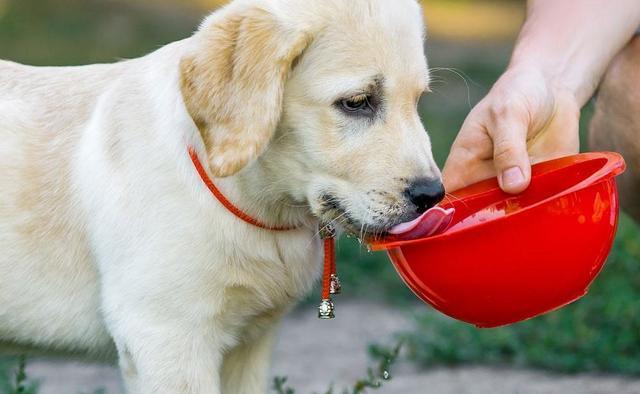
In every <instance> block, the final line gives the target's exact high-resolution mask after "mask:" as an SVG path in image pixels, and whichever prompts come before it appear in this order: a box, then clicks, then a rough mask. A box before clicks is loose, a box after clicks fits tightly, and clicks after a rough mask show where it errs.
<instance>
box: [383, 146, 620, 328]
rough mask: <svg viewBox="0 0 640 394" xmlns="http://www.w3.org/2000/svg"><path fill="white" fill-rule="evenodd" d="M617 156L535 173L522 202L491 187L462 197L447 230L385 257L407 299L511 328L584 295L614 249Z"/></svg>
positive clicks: (583, 158) (566, 162)
mask: <svg viewBox="0 0 640 394" xmlns="http://www.w3.org/2000/svg"><path fill="white" fill-rule="evenodd" d="M624 169H625V163H624V160H623V159H622V157H621V156H620V155H618V154H617V153H584V154H579V155H575V156H570V157H564V158H561V159H556V160H552V161H548V162H544V163H540V164H537V165H534V166H533V168H532V181H531V185H530V186H529V188H528V189H527V190H526V191H525V192H524V193H522V194H520V195H517V196H513V195H509V194H505V193H503V192H502V191H501V190H500V188H499V187H498V183H497V181H496V180H495V179H490V180H486V181H483V182H480V183H477V184H475V185H472V186H469V187H467V188H464V189H461V190H459V191H457V192H455V193H453V195H451V197H450V198H448V199H447V202H444V203H442V204H441V206H442V207H443V208H450V207H454V208H455V210H456V211H455V214H454V217H453V220H452V223H451V225H450V226H449V228H448V229H447V230H446V231H445V232H443V233H441V234H439V235H436V236H431V237H426V238H422V239H416V240H410V241H394V240H392V239H388V240H382V241H379V242H374V243H373V244H372V245H371V247H372V249H374V250H387V251H388V253H389V256H390V257H391V261H392V262H393V264H394V265H395V267H396V269H397V271H398V273H399V274H400V276H401V277H402V279H403V280H404V281H405V282H406V284H407V285H408V286H409V287H410V288H411V289H412V290H413V291H414V293H415V294H416V295H417V296H418V297H420V298H421V299H422V300H424V301H425V302H427V303H429V304H431V305H432V306H433V307H434V308H436V309H437V310H439V311H441V312H443V313H445V314H447V315H449V316H451V317H453V318H456V319H459V320H462V321H465V322H468V323H472V324H475V325H476V326H478V327H497V326H501V325H505V324H510V323H515V322H518V321H522V320H525V319H529V318H532V317H534V316H537V315H540V314H543V313H546V312H549V311H551V310H554V309H557V308H560V307H562V306H564V305H566V304H568V303H570V302H573V301H575V300H577V299H579V298H580V297H582V296H583V295H585V294H586V293H587V290H588V287H589V285H590V284H591V282H592V281H593V280H594V279H595V277H596V276H597V275H598V273H599V272H600V270H601V269H602V266H603V264H604V261H605V259H606V257H607V255H608V254H609V251H610V250H611V245H612V243H613V238H614V235H615V231H616V227H617V222H618V213H619V206H618V192H617V189H616V182H615V176H616V175H619V174H621V173H622V172H623V171H624Z"/></svg>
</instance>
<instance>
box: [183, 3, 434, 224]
mask: <svg viewBox="0 0 640 394" xmlns="http://www.w3.org/2000/svg"><path fill="white" fill-rule="evenodd" d="M198 34H199V37H198V36H197V37H198V39H199V40H200V42H199V45H200V46H204V47H205V48H208V49H207V50H206V51H204V52H202V53H198V54H196V55H194V56H193V57H188V58H185V59H183V61H182V64H181V68H182V74H181V75H182V81H181V83H182V92H183V95H184V98H185V103H186V105H187V108H188V110H189V112H190V114H191V116H192V118H193V119H194V121H195V123H196V125H197V126H198V128H199V129H200V131H201V134H202V136H203V139H204V141H205V145H206V147H207V153H208V155H209V163H210V167H211V169H212V171H213V172H214V174H215V175H216V176H229V175H233V174H235V173H236V172H238V171H239V170H241V169H242V168H244V167H246V166H247V165H248V164H250V163H253V162H254V160H255V159H256V158H258V157H260V160H259V162H260V165H262V166H263V167H264V168H266V169H267V171H269V172H270V173H271V174H275V176H276V179H277V182H278V187H277V189H278V191H280V192H281V193H284V194H286V195H287V197H288V198H290V200H291V201H295V202H297V203H301V204H307V205H308V206H309V207H310V210H311V212H312V213H313V214H314V215H315V216H317V217H319V218H320V219H321V220H323V221H337V222H338V223H339V224H341V225H342V226H343V227H344V228H346V229H347V230H349V231H351V232H366V233H382V232H384V231H385V230H387V229H388V228H390V227H391V226H393V225H395V224H398V223H400V222H404V221H408V220H411V219H413V218H415V217H417V216H418V215H419V214H420V213H421V212H424V211H425V210H426V209H428V208H429V207H431V206H433V205H435V204H436V203H437V202H439V201H440V200H441V199H442V198H443V196H444V190H443V187H442V183H441V179H440V171H439V170H438V168H437V166H436V164H435V163H434V160H433V157H432V154H431V146H430V142H429V138H428V136H427V133H426V132H425V130H424V128H423V126H422V124H421V122H420V118H419V116H418V112H417V104H418V100H419V98H420V96H421V95H422V93H423V92H424V91H425V90H426V89H427V88H428V83H429V75H428V69H427V64H426V59H425V56H424V49H423V36H424V27H423V23H422V14H421V10H420V7H419V6H418V4H417V3H416V2H415V0H393V1H392V0H322V1H307V0H244V1H236V2H234V3H232V4H231V5H230V6H229V7H227V8H226V9H223V10H222V11H221V12H218V13H215V14H213V15H212V16H211V17H210V18H209V19H208V20H207V21H205V23H204V25H203V28H202V29H201V31H200V32H199V33H198ZM265 151H266V152H265Z"/></svg>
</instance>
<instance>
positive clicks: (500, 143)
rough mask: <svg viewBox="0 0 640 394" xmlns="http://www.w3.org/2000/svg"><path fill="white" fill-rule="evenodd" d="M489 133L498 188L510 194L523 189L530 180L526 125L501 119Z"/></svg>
mask: <svg viewBox="0 0 640 394" xmlns="http://www.w3.org/2000/svg"><path fill="white" fill-rule="evenodd" d="M490 134H491V136H492V139H493V164H494V166H495V168H496V173H497V175H498V183H499V184H500V188H501V189H502V190H504V191H505V192H506V193H510V194H517V193H520V192H522V191H524V190H525V189H526V188H527V187H528V186H529V182H530V181H531V162H530V161H529V155H528V153H527V125H526V124H523V123H522V122H518V121H513V120H511V121H501V122H499V124H497V125H495V127H494V129H493V132H490Z"/></svg>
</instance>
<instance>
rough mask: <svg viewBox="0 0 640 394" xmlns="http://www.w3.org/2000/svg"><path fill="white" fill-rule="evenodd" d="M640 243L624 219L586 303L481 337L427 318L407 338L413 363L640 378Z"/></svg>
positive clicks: (484, 332) (462, 327)
mask: <svg viewBox="0 0 640 394" xmlns="http://www.w3.org/2000/svg"><path fill="white" fill-rule="evenodd" d="M639 307H640V237H639V232H638V228H637V227H636V226H635V224H634V223H633V222H632V221H631V220H630V219H627V218H623V220H622V222H621V225H620V229H619V233H618V236H617V239H616V242H615V245H614V247H613V250H612V253H611V256H610V258H609V260H608V262H607V264H606V266H605V268H604V270H603V272H602V273H601V275H600V277H599V278H598V279H597V280H596V281H595V282H594V284H593V285H592V287H591V290H590V292H589V294H588V295H587V296H585V297H584V298H583V299H581V300H580V301H578V302H575V303H574V304H572V305H569V306H567V307H565V308H563V309H561V310H559V311H556V312H553V313H550V314H547V315H545V316H542V317H538V318H536V319H532V320H529V321H526V322H523V323H520V324H516V325H513V326H508V327H502V328H497V329H477V328H475V327H472V326H469V325H466V324H464V323H459V322H456V321H453V320H451V319H448V318H445V317H442V316H440V315H436V314H435V313H425V314H423V315H421V316H420V317H419V318H418V330H416V331H415V332H412V333H408V334H406V335H404V337H405V339H406V340H407V342H408V347H409V352H410V357H411V358H412V359H413V360H415V361H417V362H419V363H421V364H422V365H425V366H429V365H433V364H446V365H456V364H463V363H483V364H485V363H504V364H509V365H518V366H533V367H538V368H545V369H551V370H556V371H562V372H583V371H598V372H617V373H625V374H635V375H640V308H639Z"/></svg>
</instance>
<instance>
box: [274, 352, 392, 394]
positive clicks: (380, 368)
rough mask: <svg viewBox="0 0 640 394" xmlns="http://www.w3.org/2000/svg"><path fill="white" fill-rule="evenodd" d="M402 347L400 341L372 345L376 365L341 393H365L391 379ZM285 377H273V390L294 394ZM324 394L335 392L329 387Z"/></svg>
mask: <svg viewBox="0 0 640 394" xmlns="http://www.w3.org/2000/svg"><path fill="white" fill-rule="evenodd" d="M401 348H402V342H400V343H398V344H397V345H396V346H394V347H393V348H389V347H385V346H380V345H373V346H371V348H370V349H369V352H370V354H371V356H372V357H373V358H375V359H379V360H380V362H379V363H378V365H377V366H376V367H370V368H368V369H367V376H366V377H365V378H363V379H360V380H358V381H356V382H355V383H354V384H353V387H352V388H350V389H349V388H345V389H344V390H342V394H365V393H366V392H367V389H373V390H377V389H379V388H380V387H382V385H383V383H384V382H385V381H387V380H390V379H391V372H390V370H391V367H392V366H393V364H394V363H395V362H396V360H397V359H398V355H399V354H400V349H401ZM287 380H288V379H287V378H286V377H281V376H278V377H275V378H274V379H273V387H272V388H273V390H274V391H275V392H276V393H277V394H296V391H295V390H294V389H293V388H291V387H288V386H287V385H286V384H287ZM324 394H336V392H335V390H334V388H333V387H330V388H329V389H327V391H325V393H324Z"/></svg>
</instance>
